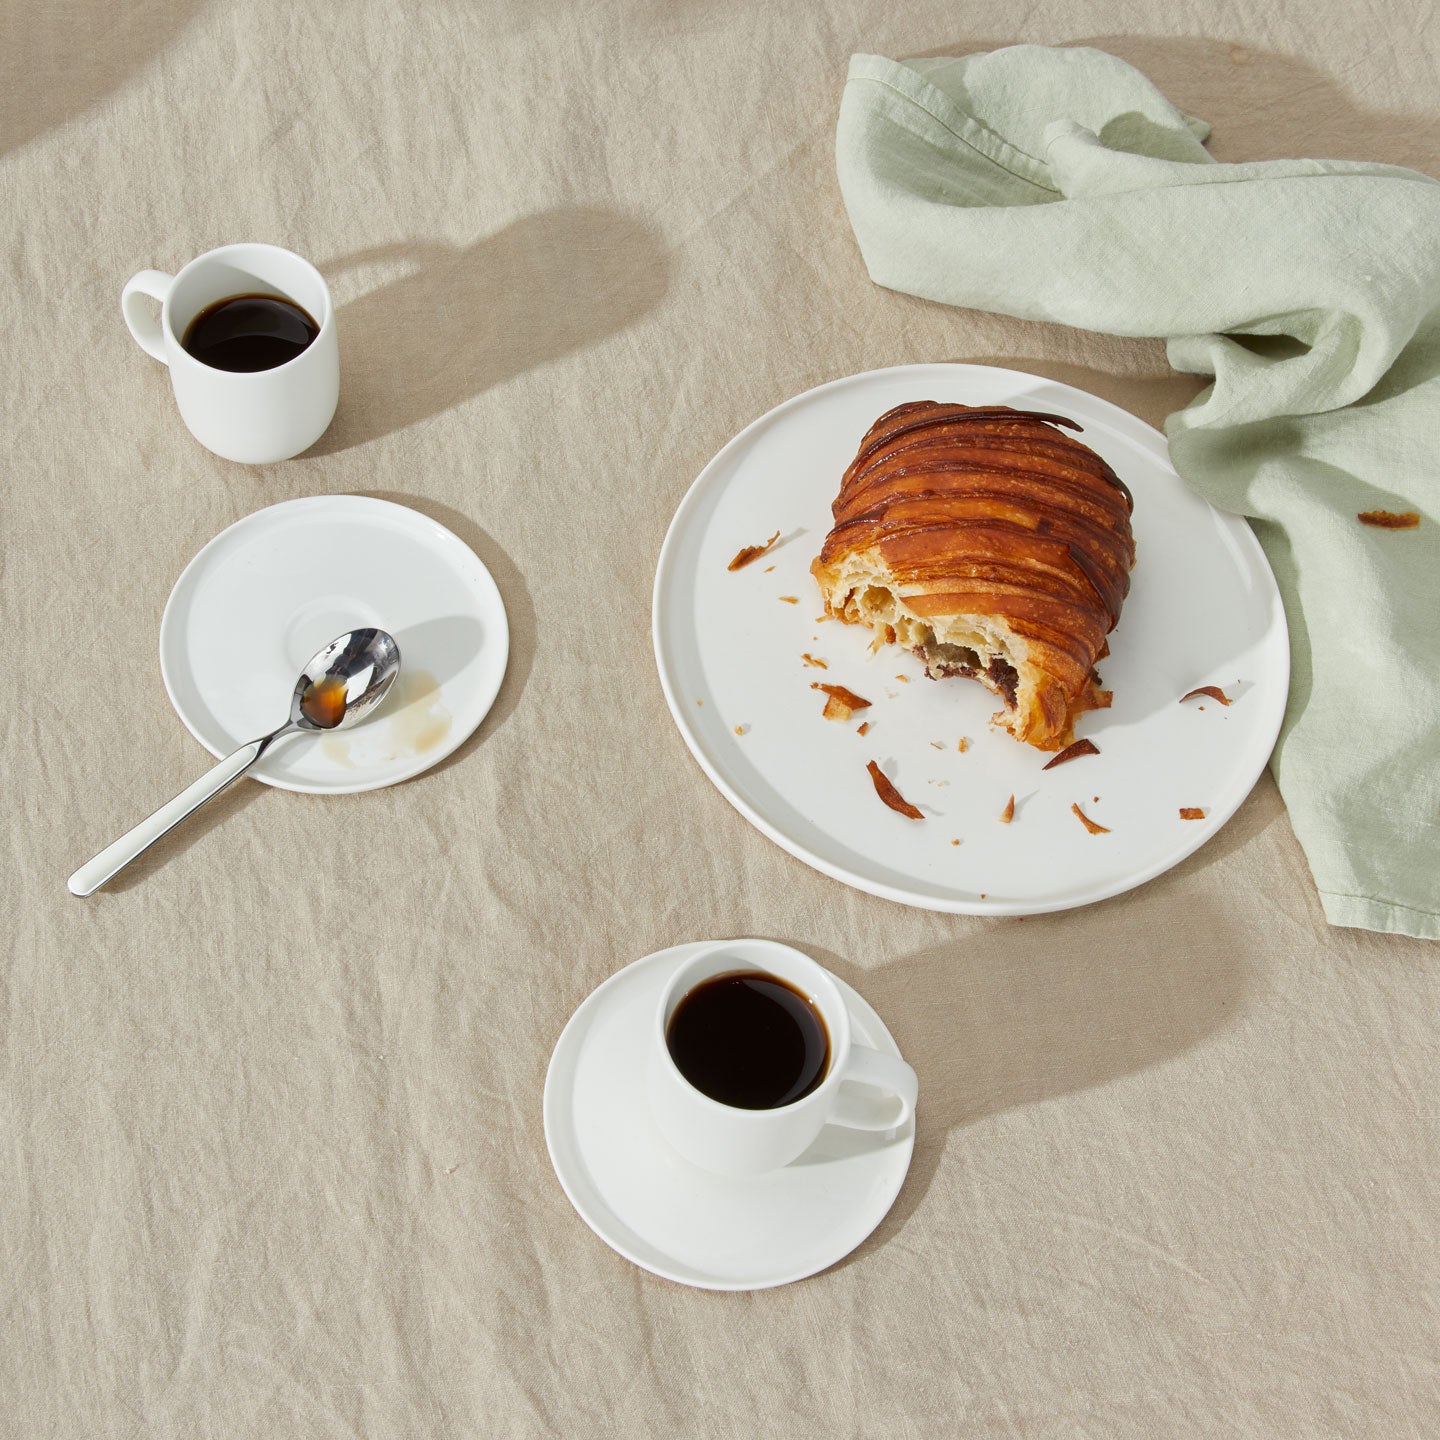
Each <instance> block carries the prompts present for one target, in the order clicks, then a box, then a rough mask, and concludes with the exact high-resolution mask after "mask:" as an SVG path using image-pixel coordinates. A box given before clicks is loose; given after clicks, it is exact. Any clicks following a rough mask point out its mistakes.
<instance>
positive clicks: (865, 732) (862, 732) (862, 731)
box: [855, 720, 870, 735]
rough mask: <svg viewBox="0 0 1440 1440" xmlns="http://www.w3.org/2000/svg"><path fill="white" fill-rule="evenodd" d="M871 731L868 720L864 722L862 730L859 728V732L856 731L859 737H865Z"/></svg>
mask: <svg viewBox="0 0 1440 1440" xmlns="http://www.w3.org/2000/svg"><path fill="white" fill-rule="evenodd" d="M869 730H870V722H869V721H868V720H866V721H864V722H863V723H862V724H861V726H860V728H859V729H858V730H856V732H855V733H856V734H857V735H865V734H867V733H868V732H869Z"/></svg>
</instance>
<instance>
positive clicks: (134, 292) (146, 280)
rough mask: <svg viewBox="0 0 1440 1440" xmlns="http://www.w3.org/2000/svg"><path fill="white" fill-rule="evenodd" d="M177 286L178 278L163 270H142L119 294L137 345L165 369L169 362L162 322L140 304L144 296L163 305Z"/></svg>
mask: <svg viewBox="0 0 1440 1440" xmlns="http://www.w3.org/2000/svg"><path fill="white" fill-rule="evenodd" d="M174 283H175V277H174V276H173V275H167V274H166V273H165V272H164V271H163V270H142V271H140V273H139V274H138V275H132V276H131V277H130V278H129V280H127V281H126V282H125V288H124V289H123V290H122V291H121V292H120V313H121V314H122V315H123V316H124V317H125V323H126V325H128V326H129V327H130V334H131V335H132V336H134V338H135V343H136V344H137V345H138V346H139V347H140V348H141V349H142V350H143V351H144V352H145V353H146V354H147V355H153V356H154V357H155V358H156V359H157V360H158V361H159V362H160V363H161V364H162V365H168V364H169V363H170V362H169V361H168V360H167V359H166V358H165V337H164V336H163V335H162V334H161V333H160V321H159V320H158V319H157V318H156V317H155V316H154V315H151V314H150V313H149V311H148V307H142V306H140V305H139V304H138V303H137V302H138V299H139V297H140V296H142V295H143V296H147V297H148V298H149V299H151V300H158V301H159V302H160V303H161V305H164V303H165V297H166V296H167V295H168V294H169V293H170V287H171V285H173V284H174Z"/></svg>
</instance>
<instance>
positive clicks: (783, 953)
mask: <svg viewBox="0 0 1440 1440" xmlns="http://www.w3.org/2000/svg"><path fill="white" fill-rule="evenodd" d="M755 971H758V972H761V973H762V974H764V975H767V976H771V977H774V978H775V979H778V980H780V981H782V982H784V984H785V985H786V986H788V987H789V988H791V989H792V990H795V991H798V992H799V993H800V995H802V996H803V997H804V998H805V999H806V1000H808V1001H809V1003H810V1005H811V1006H812V1007H813V1009H814V1011H815V1012H816V1013H817V1014H818V1015H819V1017H820V1019H821V1020H822V1021H823V1022H824V1026H825V1029H826V1031H827V1032H828V1039H829V1055H828V1062H827V1064H826V1066H825V1070H824V1074H823V1077H822V1078H821V1079H820V1081H819V1083H818V1084H817V1085H815V1086H814V1088H813V1089H811V1090H809V1091H808V1092H807V1093H805V1094H803V1095H802V1096H801V1097H800V1098H799V1099H797V1100H794V1101H792V1102H791V1103H789V1104H783V1105H777V1106H775V1107H774V1108H770V1109H742V1108H740V1107H738V1106H735V1105H729V1104H724V1103H722V1102H721V1101H719V1100H716V1099H713V1098H712V1097H711V1096H709V1095H707V1094H705V1093H704V1092H703V1091H702V1090H700V1089H697V1088H696V1086H695V1085H693V1084H692V1083H691V1082H690V1081H689V1080H687V1079H686V1078H685V1075H684V1074H683V1073H682V1072H681V1070H680V1067H679V1066H678V1065H677V1064H676V1062H675V1059H674V1057H673V1056H672V1054H671V1052H670V1045H669V1041H668V1038H667V1037H668V1032H669V1030H670V1022H671V1020H672V1019H673V1018H674V1015H675V1011H676V1009H677V1007H678V1006H679V1005H680V1003H681V1002H682V1001H683V1000H684V999H685V998H686V997H687V996H689V995H690V994H691V992H692V991H694V990H695V989H696V987H698V986H700V985H702V984H703V983H704V982H705V981H707V980H712V979H714V978H715V977H716V976H721V975H727V974H733V973H737V972H755ZM850 1030H851V1027H850V1012H849V1010H848V1009H847V1007H846V1005H845V999H844V997H843V996H842V995H841V993H840V987H839V986H838V985H837V984H836V983H835V980H834V977H833V976H831V975H830V973H829V972H828V971H827V970H825V969H823V968H822V967H821V966H819V965H817V964H816V963H815V962H814V961H813V960H811V959H810V957H809V956H808V955H803V954H801V953H800V951H798V950H794V949H791V947H790V946H788V945H781V944H778V943H777V942H775V941H773V940H734V941H725V942H722V943H720V944H718V945H715V946H712V947H711V948H709V949H707V950H704V951H702V952H700V953H699V954H698V955H695V956H694V957H692V958H691V959H690V960H688V961H686V962H685V963H684V964H682V965H681V966H680V968H679V969H678V970H676V972H675V974H674V975H673V976H672V977H671V979H670V982H669V984H668V985H666V987H665V989H664V992H663V993H662V994H661V996H660V1003H659V1006H658V1008H657V1010H656V1013H655V1018H654V1023H653V1025H652V1027H651V1034H650V1038H649V1042H648V1043H649V1051H650V1053H649V1057H648V1062H647V1086H648V1091H649V1097H650V1107H651V1111H652V1113H653V1114H654V1117H655V1123H656V1125H657V1126H658V1128H659V1130H660V1133H661V1134H662V1135H663V1136H664V1137H665V1139H666V1140H667V1141H668V1142H669V1143H670V1145H671V1146H672V1147H673V1148H674V1149H675V1150H677V1151H678V1152H679V1153H680V1154H681V1155H682V1156H684V1158H685V1159H686V1160H688V1161H690V1162H691V1163H692V1164H694V1165H698V1166H699V1167H700V1168H701V1169H703V1170H709V1171H712V1172H713V1173H715V1174H719V1175H763V1174H765V1173H766V1172H767V1171H771V1170H778V1169H780V1168H781V1167H782V1166H784V1165H788V1164H789V1163H790V1162H791V1161H792V1160H794V1159H796V1158H797V1157H798V1156H799V1155H801V1154H802V1153H803V1152H804V1151H805V1150H807V1149H809V1147H810V1145H811V1144H812V1143H813V1142H814V1140H815V1137H816V1136H817V1135H819V1133H820V1130H821V1128H822V1127H823V1126H825V1125H841V1126H845V1127H847V1128H849V1129H853V1130H876V1131H888V1130H894V1129H898V1128H899V1127H900V1126H902V1125H904V1124H905V1123H906V1122H907V1121H908V1120H909V1119H910V1117H911V1116H912V1115H913V1114H914V1112H915V1097H916V1092H917V1089H918V1082H917V1081H916V1078H915V1072H914V1071H913V1070H912V1069H911V1068H910V1067H909V1066H908V1065H907V1064H906V1063H905V1062H904V1061H903V1060H899V1059H896V1058H895V1057H894V1056H892V1055H885V1054H882V1053H881V1052H880V1051H878V1050H872V1049H870V1048H869V1047H868V1046H865V1045H860V1044H857V1043H856V1042H855V1041H854V1040H853V1039H852V1038H851V1033H850ZM736 1044H737V1046H741V1047H743V1046H744V1045H745V1044H746V1039H745V1037H744V1036H743V1035H737V1036H736ZM861 1087H863V1089H862V1088H861ZM867 1090H868V1091H869V1092H870V1093H869V1094H868V1095H866V1094H865V1093H864V1091H867ZM876 1091H880V1092H883V1094H882V1095H881V1096H877V1095H876V1093H875V1092H876Z"/></svg>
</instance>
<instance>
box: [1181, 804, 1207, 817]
mask: <svg viewBox="0 0 1440 1440" xmlns="http://www.w3.org/2000/svg"><path fill="white" fill-rule="evenodd" d="M1180 818H1181V819H1182V820H1203V819H1204V818H1205V812H1204V811H1203V810H1202V809H1201V808H1200V807H1199V806H1198V805H1182V806H1181V807H1180Z"/></svg>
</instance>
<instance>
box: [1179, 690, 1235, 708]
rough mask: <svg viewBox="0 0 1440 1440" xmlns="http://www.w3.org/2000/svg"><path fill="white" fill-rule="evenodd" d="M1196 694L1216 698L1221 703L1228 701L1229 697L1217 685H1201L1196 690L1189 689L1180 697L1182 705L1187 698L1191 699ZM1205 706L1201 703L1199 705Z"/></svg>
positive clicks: (1225, 703) (1224, 703)
mask: <svg viewBox="0 0 1440 1440" xmlns="http://www.w3.org/2000/svg"><path fill="white" fill-rule="evenodd" d="M1197 695H1208V696H1209V697H1210V698H1211V699H1212V700H1218V701H1219V702H1220V703H1221V704H1222V705H1228V704H1229V703H1230V697H1229V696H1228V695H1227V694H1226V693H1225V692H1224V691H1223V690H1222V689H1221V688H1220V687H1219V686H1218V685H1202V686H1201V687H1200V688H1199V689H1198V690H1191V691H1189V692H1188V693H1187V694H1185V695H1182V696H1181V697H1180V703H1181V704H1182V705H1183V704H1184V703H1185V702H1186V701H1187V700H1193V699H1194V698H1195V697H1196V696H1197ZM1200 708H1201V709H1202V710H1203V709H1204V708H1205V707H1204V706H1203V705H1202V706H1201V707H1200Z"/></svg>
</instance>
